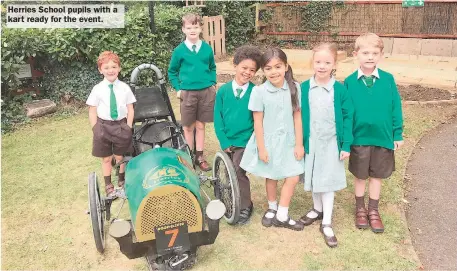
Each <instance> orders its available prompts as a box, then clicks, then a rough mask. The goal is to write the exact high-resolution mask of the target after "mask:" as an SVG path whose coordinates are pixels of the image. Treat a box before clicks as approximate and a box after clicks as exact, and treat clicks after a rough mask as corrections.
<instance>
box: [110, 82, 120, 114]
mask: <svg viewBox="0 0 457 271" xmlns="http://www.w3.org/2000/svg"><path fill="white" fill-rule="evenodd" d="M108 86H109V89H110V90H111V94H110V98H109V107H110V113H111V118H112V119H113V120H116V119H117V116H118V114H117V102H116V95H114V89H113V84H109V85H108Z"/></svg>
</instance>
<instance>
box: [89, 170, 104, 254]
mask: <svg viewBox="0 0 457 271" xmlns="http://www.w3.org/2000/svg"><path fill="white" fill-rule="evenodd" d="M88 192H89V212H90V222H91V224H92V232H93V234H94V240H95V246H96V247H97V250H98V252H100V253H103V251H104V250H105V213H104V209H105V206H104V201H103V199H102V198H101V197H100V188H99V186H98V181H97V174H95V172H92V173H91V174H90V175H89V184H88Z"/></svg>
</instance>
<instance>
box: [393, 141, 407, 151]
mask: <svg viewBox="0 0 457 271" xmlns="http://www.w3.org/2000/svg"><path fill="white" fill-rule="evenodd" d="M403 144H405V142H404V141H403V140H400V141H394V151H396V150H399V149H400V148H401V146H403Z"/></svg>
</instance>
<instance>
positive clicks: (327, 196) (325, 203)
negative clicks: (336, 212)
mask: <svg viewBox="0 0 457 271" xmlns="http://www.w3.org/2000/svg"><path fill="white" fill-rule="evenodd" d="M321 197H322V207H323V210H324V219H322V224H324V225H331V224H332V213H333V201H334V199H335V192H325V193H321ZM324 234H325V235H327V236H334V233H333V230H332V229H331V228H324Z"/></svg>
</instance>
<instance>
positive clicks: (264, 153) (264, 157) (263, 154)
mask: <svg viewBox="0 0 457 271" xmlns="http://www.w3.org/2000/svg"><path fill="white" fill-rule="evenodd" d="M259 159H260V160H262V161H263V162H264V163H268V152H267V150H266V149H265V148H263V149H259Z"/></svg>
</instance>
